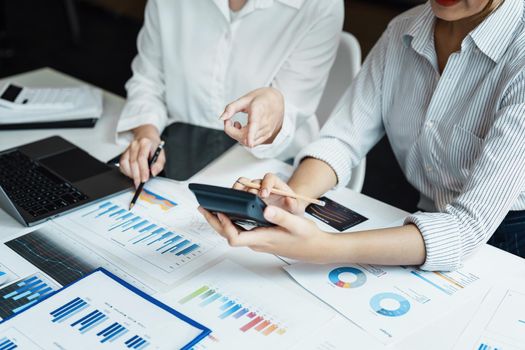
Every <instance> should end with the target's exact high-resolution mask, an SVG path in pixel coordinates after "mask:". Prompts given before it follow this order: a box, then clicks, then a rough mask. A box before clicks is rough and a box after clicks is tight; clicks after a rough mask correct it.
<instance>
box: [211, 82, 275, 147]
mask: <svg viewBox="0 0 525 350" xmlns="http://www.w3.org/2000/svg"><path fill="white" fill-rule="evenodd" d="M239 112H244V113H247V114H248V123H247V124H246V125H244V126H242V125H241V123H239V122H233V121H232V120H231V118H232V117H233V116H234V115H235V114H237V113H239ZM283 118H284V97H283V95H282V94H281V92H280V91H279V90H277V89H275V88H271V87H268V88H261V89H257V90H254V91H252V92H250V93H248V94H246V95H244V96H243V97H241V98H239V99H238V100H236V101H234V102H232V103H230V104H229V105H227V106H226V108H225V109H224V112H223V113H222V115H221V117H220V119H221V120H223V121H224V132H225V133H226V134H228V136H230V137H231V138H233V139H235V140H237V141H238V142H240V143H241V144H242V145H244V146H246V147H250V148H252V147H255V146H258V145H261V144H270V143H272V142H273V140H274V139H275V137H276V136H277V134H278V133H279V131H280V130H281V127H282V124H283Z"/></svg>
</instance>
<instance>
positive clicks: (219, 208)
mask: <svg viewBox="0 0 525 350" xmlns="http://www.w3.org/2000/svg"><path fill="white" fill-rule="evenodd" d="M188 187H189V189H190V191H192V192H193V194H195V197H197V201H198V202H199V204H200V206H201V207H203V208H204V209H206V210H208V211H211V212H212V213H223V214H224V215H226V216H228V217H229V218H230V219H231V220H232V221H233V222H234V223H235V224H237V225H240V226H242V227H246V226H248V227H253V226H257V227H259V226H262V227H268V226H274V225H273V224H272V223H271V222H269V221H266V219H265V218H264V209H265V208H266V204H265V203H264V202H263V201H262V200H261V199H260V198H259V197H258V196H256V195H255V194H253V193H250V192H245V191H239V190H235V189H233V188H226V187H218V186H211V185H204V184H196V183H190V184H189V185H188Z"/></svg>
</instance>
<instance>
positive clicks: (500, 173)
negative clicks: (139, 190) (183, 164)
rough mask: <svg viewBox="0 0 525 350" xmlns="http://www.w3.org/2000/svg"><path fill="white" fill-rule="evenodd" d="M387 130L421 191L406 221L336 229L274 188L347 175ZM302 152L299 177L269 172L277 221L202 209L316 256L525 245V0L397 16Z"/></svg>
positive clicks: (450, 254) (252, 243)
mask: <svg viewBox="0 0 525 350" xmlns="http://www.w3.org/2000/svg"><path fill="white" fill-rule="evenodd" d="M385 133H386V134H387V135H388V139H389V141H390V143H391V145H392V148H393V150H394V153H395V155H396V158H397V160H398V162H399V163H400V165H401V167H402V169H403V171H404V173H405V175H406V177H407V179H408V180H409V182H410V183H411V184H412V185H413V186H415V187H416V188H417V189H418V190H419V191H420V193H421V200H420V203H419V206H420V208H421V209H422V210H423V212H420V213H416V214H413V215H410V216H409V217H408V218H407V219H406V220H405V225H404V226H401V227H397V228H391V229H380V230H373V231H364V232H357V233H351V234H350V233H349V234H336V235H335V234H330V233H326V232H322V231H320V230H319V229H318V228H317V226H316V225H315V224H314V223H313V222H311V221H309V220H307V219H305V218H303V217H302V215H301V214H302V213H303V212H304V208H305V205H304V204H303V203H300V202H297V201H295V200H291V199H289V198H286V199H282V198H279V197H274V196H273V195H272V196H269V195H268V194H269V191H270V189H271V188H273V187H277V188H281V189H286V190H293V191H295V192H297V193H300V194H303V195H307V196H310V197H317V196H320V195H321V194H323V193H324V192H326V191H327V190H329V189H330V188H332V187H334V186H336V185H337V186H344V185H345V184H346V183H347V182H348V180H349V178H350V175H351V169H352V168H353V167H354V166H355V165H357V164H358V163H359V161H360V160H361V158H363V157H364V156H365V154H366V153H367V152H368V150H370V148H371V147H372V146H373V145H374V144H375V143H376V142H377V141H378V140H379V139H380V138H381V137H382V136H383V135H384V134H385ZM296 162H297V163H299V166H298V168H297V169H296V171H295V173H294V175H293V176H292V178H291V179H290V181H289V182H288V185H286V184H285V183H283V182H281V181H280V180H279V179H278V178H276V177H275V176H273V175H267V176H266V177H265V179H264V180H263V181H262V190H261V191H260V195H261V197H263V198H267V200H268V201H269V202H270V203H271V204H272V203H273V204H274V205H270V206H268V207H267V209H266V211H265V217H266V218H267V219H268V220H269V221H271V222H273V223H275V224H277V225H278V226H277V227H276V228H259V229H255V230H253V231H249V232H243V231H242V230H240V229H239V228H238V227H236V226H234V225H232V223H231V221H230V220H229V219H228V218H227V217H226V216H224V215H222V214H219V216H218V217H216V216H213V215H211V214H210V213H208V212H206V211H205V210H203V209H202V208H201V209H200V210H201V212H202V213H203V214H204V215H205V216H206V218H207V220H208V221H209V222H210V224H211V225H212V226H213V227H214V228H215V229H216V230H217V231H219V232H220V233H221V234H222V235H223V236H225V237H226V238H227V239H228V240H229V242H230V244H232V245H234V246H249V247H251V248H253V249H255V250H258V251H264V252H271V253H274V254H278V255H281V256H288V257H291V258H296V259H302V260H308V261H312V262H348V263H373V264H386V265H389V264H393V265H422V268H423V269H427V270H452V269H456V268H458V267H460V266H461V264H462V262H463V261H464V259H465V258H466V257H468V256H469V255H470V254H472V253H473V252H474V251H475V250H476V248H478V247H480V245H482V244H484V243H485V242H487V241H489V239H490V241H489V243H491V244H493V245H495V246H498V247H500V248H503V249H506V250H508V251H509V252H512V253H514V254H517V255H520V256H522V257H523V256H525V4H524V0H430V1H429V2H428V3H426V4H424V5H421V6H418V7H416V8H414V9H412V10H410V11H408V12H407V13H404V14H402V15H400V16H399V17H397V18H396V19H394V20H393V21H392V22H391V23H390V25H389V26H388V28H387V30H386V31H385V33H384V34H383V36H382V37H381V39H380V40H379V42H378V43H377V44H376V46H375V48H374V49H373V50H372V52H371V53H370V55H369V56H368V58H367V60H366V61H365V63H364V65H363V68H362V70H361V72H360V74H359V75H358V77H357V78H356V79H355V81H354V82H353V83H352V85H351V86H350V87H349V89H348V91H347V93H346V95H345V97H344V98H343V100H342V101H341V103H340V105H339V108H337V109H336V111H335V113H334V114H333V115H332V117H331V119H330V120H329V122H328V123H327V125H326V126H325V127H324V128H323V130H322V131H321V138H320V139H319V140H318V141H316V142H314V143H313V144H311V145H309V146H308V147H306V148H305V149H304V150H302V152H300V154H299V155H298V156H297V158H296ZM385 181H388V180H387V179H385ZM237 187H239V186H237ZM283 208H284V209H286V210H283ZM290 212H292V213H293V214H292V213H290ZM294 214H299V215H294Z"/></svg>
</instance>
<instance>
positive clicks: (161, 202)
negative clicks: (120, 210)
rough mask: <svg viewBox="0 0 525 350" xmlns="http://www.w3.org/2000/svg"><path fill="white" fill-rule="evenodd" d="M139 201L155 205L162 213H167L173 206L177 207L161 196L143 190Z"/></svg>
mask: <svg viewBox="0 0 525 350" xmlns="http://www.w3.org/2000/svg"><path fill="white" fill-rule="evenodd" d="M139 198H140V200H143V201H145V202H147V203H149V204H152V205H157V206H159V207H160V209H162V210H164V211H168V210H170V209H172V208H174V207H175V206H177V203H175V202H173V201H170V200H169V199H167V198H164V197H162V196H161V195H158V194H156V193H154V192H152V191H148V190H146V189H144V190H143V191H142V193H141V194H140V196H139Z"/></svg>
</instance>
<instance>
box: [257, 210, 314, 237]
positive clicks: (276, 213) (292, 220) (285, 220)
mask: <svg viewBox="0 0 525 350" xmlns="http://www.w3.org/2000/svg"><path fill="white" fill-rule="evenodd" d="M264 218H265V219H266V220H268V221H270V222H271V223H273V224H276V225H277V226H280V227H284V228H285V229H287V230H288V231H290V232H301V231H304V230H307V229H308V227H307V225H308V221H307V220H306V219H304V218H302V217H300V216H297V215H294V214H291V213H289V212H287V211H286V210H283V209H281V208H278V207H275V206H268V207H266V209H265V210H264Z"/></svg>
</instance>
